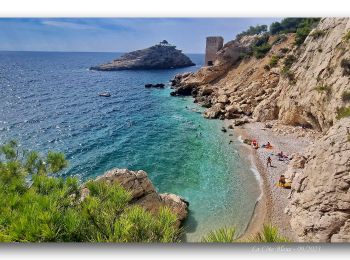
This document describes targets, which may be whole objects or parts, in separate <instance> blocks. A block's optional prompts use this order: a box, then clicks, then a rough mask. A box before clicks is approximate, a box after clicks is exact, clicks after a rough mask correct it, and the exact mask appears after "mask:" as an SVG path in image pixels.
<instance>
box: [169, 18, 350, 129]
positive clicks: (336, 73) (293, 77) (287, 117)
mask: <svg viewBox="0 0 350 260" xmlns="http://www.w3.org/2000/svg"><path fill="white" fill-rule="evenodd" d="M349 31H350V19H349V18H324V19H322V20H321V21H320V22H319V24H318V26H317V28H315V29H314V30H313V31H312V32H311V33H310V35H309V36H308V37H307V38H306V40H305V42H304V44H302V46H300V47H296V46H294V44H293V42H294V35H293V34H288V35H284V36H283V37H281V39H280V40H278V39H276V36H272V37H270V39H269V43H270V44H272V48H271V50H270V51H269V52H268V53H267V55H266V56H265V57H264V58H262V59H256V58H254V57H249V58H242V56H241V54H242V53H244V52H245V51H246V50H247V49H249V48H250V46H251V44H252V43H253V42H254V40H255V39H256V38H258V36H250V37H244V38H243V39H241V40H240V41H237V40H235V41H231V42H228V43H227V44H225V45H224V47H223V48H222V50H220V51H219V52H218V53H217V56H218V58H217V60H216V61H215V62H214V66H211V67H203V68H202V69H200V70H199V71H197V72H196V73H191V74H185V75H183V76H182V75H179V76H177V77H176V78H175V79H174V80H173V87H174V88H175V91H174V93H173V95H192V96H193V97H195V102H199V103H202V104H203V106H205V107H208V110H207V112H206V113H205V114H204V116H206V117H208V118H228V119H234V118H241V117H244V116H249V117H250V118H252V119H254V120H256V121H266V120H273V119H279V120H281V121H282V122H284V123H285V124H290V125H304V126H309V127H312V128H314V129H316V130H319V131H323V132H325V131H327V130H328V129H329V128H330V127H331V126H332V125H333V124H334V123H335V121H336V116H337V111H338V109H339V108H341V107H346V106H348V105H349V104H348V102H349V101H344V100H343V99H342V95H343V93H344V92H350V76H349V75H350V73H347V74H346V73H344V70H345V69H344V67H343V66H342V65H341V64H342V61H343V60H348V61H349V63H350V44H349V41H348V40H345V39H344V36H345V35H346V33H347V32H349ZM276 57H278V61H277V63H276V64H275V65H273V66H271V65H270V62H271V59H272V58H276ZM287 59H292V62H291V63H292V64H291V66H290V68H288V69H285V64H286V62H287V61H286V60H287ZM347 66H349V65H347ZM348 70H350V68H349V69H348Z"/></svg>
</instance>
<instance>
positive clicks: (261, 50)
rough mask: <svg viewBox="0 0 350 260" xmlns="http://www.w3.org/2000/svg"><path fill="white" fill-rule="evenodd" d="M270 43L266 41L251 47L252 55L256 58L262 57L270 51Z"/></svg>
mask: <svg viewBox="0 0 350 260" xmlns="http://www.w3.org/2000/svg"><path fill="white" fill-rule="evenodd" d="M270 49H271V45H270V44H268V43H264V44H263V45H260V46H255V47H254V48H253V55H254V57H255V58H257V59H262V58H264V57H265V56H266V54H267V53H268V52H269V51H270Z"/></svg>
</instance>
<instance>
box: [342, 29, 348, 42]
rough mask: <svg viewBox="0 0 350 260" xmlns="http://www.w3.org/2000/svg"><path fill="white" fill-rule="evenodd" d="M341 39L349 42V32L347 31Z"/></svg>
mask: <svg viewBox="0 0 350 260" xmlns="http://www.w3.org/2000/svg"><path fill="white" fill-rule="evenodd" d="M343 39H344V41H349V40H350V31H348V32H347V33H345V35H344V37H343Z"/></svg>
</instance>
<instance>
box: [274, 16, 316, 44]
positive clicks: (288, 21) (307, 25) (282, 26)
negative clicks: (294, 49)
mask: <svg viewBox="0 0 350 260" xmlns="http://www.w3.org/2000/svg"><path fill="white" fill-rule="evenodd" d="M319 21H320V18H285V19H283V20H282V21H281V22H274V23H272V24H271V25H270V28H269V29H270V30H269V31H270V33H271V34H272V35H274V34H281V33H296V36H295V44H296V45H301V44H302V43H304V41H305V38H306V37H307V36H308V35H309V33H310V32H311V30H312V29H313V28H314V27H316V25H317V24H318V22H319ZM318 35H319V34H318ZM319 36H320V35H319Z"/></svg>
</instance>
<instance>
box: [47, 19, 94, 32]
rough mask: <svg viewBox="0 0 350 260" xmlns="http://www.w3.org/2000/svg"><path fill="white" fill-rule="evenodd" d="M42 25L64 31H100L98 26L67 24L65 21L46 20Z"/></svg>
mask: <svg viewBox="0 0 350 260" xmlns="http://www.w3.org/2000/svg"><path fill="white" fill-rule="evenodd" d="M41 24H43V25H48V26H54V27H59V28H64V29H73V30H98V29H100V28H99V27H98V26H93V25H89V24H82V23H74V22H65V21H53V20H44V21H41Z"/></svg>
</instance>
